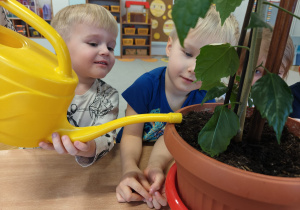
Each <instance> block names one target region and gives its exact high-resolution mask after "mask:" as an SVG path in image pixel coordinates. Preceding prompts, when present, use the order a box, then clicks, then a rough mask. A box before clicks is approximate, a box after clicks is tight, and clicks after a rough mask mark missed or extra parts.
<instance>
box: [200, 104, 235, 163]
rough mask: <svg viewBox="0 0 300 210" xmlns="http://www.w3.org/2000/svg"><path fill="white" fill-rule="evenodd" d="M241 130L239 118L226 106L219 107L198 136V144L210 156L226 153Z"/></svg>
mask: <svg viewBox="0 0 300 210" xmlns="http://www.w3.org/2000/svg"><path fill="white" fill-rule="evenodd" d="M238 129H239V119H238V116H237V115H236V114H235V113H234V112H233V111H231V110H229V109H228V108H227V107H225V106H217V107H216V108H215V111H214V114H213V116H212V118H211V119H210V120H209V121H208V122H207V123H206V125H205V126H204V128H203V129H202V130H201V131H200V133H199V135H198V144H199V145H200V147H201V149H202V150H203V151H205V152H207V153H208V154H209V155H210V156H212V157H213V156H215V155H219V154H220V153H222V152H224V151H225V150H226V149H227V147H228V145H229V143H230V140H231V139H232V137H234V136H235V135H236V134H237V132H238Z"/></svg>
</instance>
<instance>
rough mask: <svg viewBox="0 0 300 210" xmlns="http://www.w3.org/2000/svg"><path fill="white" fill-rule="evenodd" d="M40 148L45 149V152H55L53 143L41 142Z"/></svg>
mask: <svg viewBox="0 0 300 210" xmlns="http://www.w3.org/2000/svg"><path fill="white" fill-rule="evenodd" d="M39 147H41V148H42V149H45V150H54V147H53V144H52V143H46V142H43V141H41V142H40V143H39Z"/></svg>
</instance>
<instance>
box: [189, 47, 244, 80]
mask: <svg viewBox="0 0 300 210" xmlns="http://www.w3.org/2000/svg"><path fill="white" fill-rule="evenodd" d="M239 63H240V62H239V56H238V55H237V52H236V50H235V49H234V47H232V46H231V45H230V44H221V45H206V46H204V47H202V48H201V49H200V54H199V55H198V57H197V60H196V68H195V74H196V78H197V80H200V81H202V82H205V81H210V82H216V81H219V80H220V79H221V78H223V77H228V76H232V75H234V74H235V73H236V71H237V70H238V68H239Z"/></svg>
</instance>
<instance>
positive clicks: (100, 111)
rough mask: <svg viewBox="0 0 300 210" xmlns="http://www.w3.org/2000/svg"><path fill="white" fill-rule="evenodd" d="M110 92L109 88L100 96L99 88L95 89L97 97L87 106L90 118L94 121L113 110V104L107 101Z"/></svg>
mask: <svg viewBox="0 0 300 210" xmlns="http://www.w3.org/2000/svg"><path fill="white" fill-rule="evenodd" d="M111 91H112V88H109V89H107V90H105V91H104V92H103V93H102V94H100V88H99V87H97V95H96V97H95V99H94V101H93V103H92V104H91V105H90V106H89V112H90V116H91V118H92V119H93V120H94V121H95V120H97V119H98V118H102V117H103V116H105V115H106V114H107V113H109V112H110V111H111V110H112V109H113V104H112V102H111V101H110V100H109V96H110V94H111Z"/></svg>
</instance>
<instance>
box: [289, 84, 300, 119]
mask: <svg viewBox="0 0 300 210" xmlns="http://www.w3.org/2000/svg"><path fill="white" fill-rule="evenodd" d="M290 88H291V91H292V93H293V96H294V101H293V112H292V113H291V114H290V117H293V118H300V82H297V83H295V84H293V85H291V86H290Z"/></svg>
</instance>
